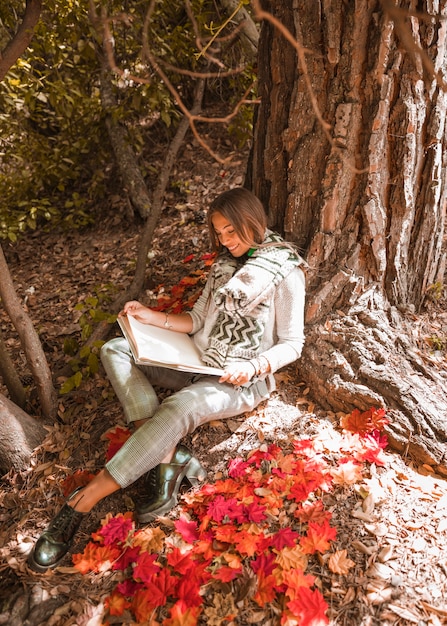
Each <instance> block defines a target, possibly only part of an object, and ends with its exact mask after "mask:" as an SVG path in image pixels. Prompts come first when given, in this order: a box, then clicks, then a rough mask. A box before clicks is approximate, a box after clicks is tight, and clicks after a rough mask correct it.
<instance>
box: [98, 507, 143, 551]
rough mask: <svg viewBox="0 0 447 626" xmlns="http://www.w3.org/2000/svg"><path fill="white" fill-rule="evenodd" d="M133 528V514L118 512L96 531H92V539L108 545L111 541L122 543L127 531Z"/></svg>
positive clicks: (127, 534)
mask: <svg viewBox="0 0 447 626" xmlns="http://www.w3.org/2000/svg"><path fill="white" fill-rule="evenodd" d="M134 529H135V524H134V521H133V515H132V513H130V512H127V513H124V514H122V513H118V515H116V516H115V517H112V518H110V519H109V520H108V522H107V523H106V524H105V525H104V526H102V527H101V528H100V529H99V531H98V532H97V533H92V537H93V539H95V540H96V541H99V542H102V543H104V545H106V546H110V545H112V544H113V543H124V542H125V541H126V539H127V537H128V536H129V533H130V532H131V531H133V530H134Z"/></svg>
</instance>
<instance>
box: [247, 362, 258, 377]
mask: <svg viewBox="0 0 447 626" xmlns="http://www.w3.org/2000/svg"><path fill="white" fill-rule="evenodd" d="M255 360H256V362H257V359H253V360H252V361H249V363H250V365H253V369H254V370H255V376H257V375H258V368H257V367H256V365H255V364H254V362H253V361H255Z"/></svg>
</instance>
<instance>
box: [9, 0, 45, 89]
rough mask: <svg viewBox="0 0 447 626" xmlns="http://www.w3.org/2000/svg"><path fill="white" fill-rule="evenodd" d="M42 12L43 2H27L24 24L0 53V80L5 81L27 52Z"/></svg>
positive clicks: (37, 0)
mask: <svg viewBox="0 0 447 626" xmlns="http://www.w3.org/2000/svg"><path fill="white" fill-rule="evenodd" d="M41 10H42V0H26V9H25V14H24V16H23V22H22V23H21V24H20V26H19V28H18V30H17V32H16V34H15V35H14V37H13V39H11V41H10V42H9V44H8V45H7V46H6V48H5V49H4V51H3V52H2V53H0V80H3V79H4V78H5V76H6V74H7V72H8V70H9V69H10V67H12V66H13V65H14V63H15V62H16V61H17V59H18V58H19V57H20V56H21V55H22V54H23V53H24V52H25V50H26V49H27V47H28V46H29V44H30V42H31V39H32V38H33V35H34V29H35V27H36V24H37V22H38V21H39V17H40V13H41Z"/></svg>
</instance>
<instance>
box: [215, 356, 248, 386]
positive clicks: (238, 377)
mask: <svg viewBox="0 0 447 626" xmlns="http://www.w3.org/2000/svg"><path fill="white" fill-rule="evenodd" d="M255 373H256V372H255V368H254V366H253V365H252V363H250V361H237V362H236V363H230V364H229V365H227V366H226V368H225V371H224V374H223V376H221V377H220V378H219V382H220V383H230V384H231V385H235V386H236V387H237V386H239V385H245V383H248V381H249V380H251V379H252V378H253V377H254V375H255Z"/></svg>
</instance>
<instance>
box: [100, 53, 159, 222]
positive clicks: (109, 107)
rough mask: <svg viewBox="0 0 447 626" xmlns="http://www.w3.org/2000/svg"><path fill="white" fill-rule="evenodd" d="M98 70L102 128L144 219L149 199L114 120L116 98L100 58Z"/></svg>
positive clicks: (133, 156)
mask: <svg viewBox="0 0 447 626" xmlns="http://www.w3.org/2000/svg"><path fill="white" fill-rule="evenodd" d="M100 62H101V63H102V64H103V67H102V69H101V81H100V83H101V102H102V106H103V109H104V111H105V113H106V120H105V121H106V128H107V132H108V135H109V138H110V143H111V144H112V148H113V153H114V155H115V161H116V163H117V166H118V169H119V171H120V174H121V179H122V181H123V185H124V188H125V189H126V191H127V193H128V195H129V200H130V202H131V204H132V206H133V208H134V209H135V211H137V213H138V214H139V215H140V217H141V218H143V219H146V218H147V217H148V216H149V214H150V211H151V200H150V197H149V192H148V189H147V185H146V182H145V180H144V177H143V174H142V173H141V170H140V166H139V164H138V159H137V156H136V154H135V151H134V149H133V148H132V146H131V143H130V139H129V135H128V133H127V130H126V128H125V127H124V126H123V125H122V124H121V122H119V121H118V120H116V119H115V118H114V115H113V111H114V109H115V107H116V99H115V96H114V93H113V90H112V84H111V73H110V72H108V71H107V69H106V68H105V61H104V59H100Z"/></svg>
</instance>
